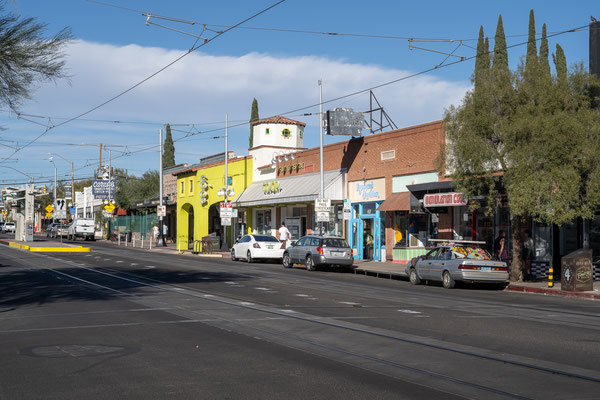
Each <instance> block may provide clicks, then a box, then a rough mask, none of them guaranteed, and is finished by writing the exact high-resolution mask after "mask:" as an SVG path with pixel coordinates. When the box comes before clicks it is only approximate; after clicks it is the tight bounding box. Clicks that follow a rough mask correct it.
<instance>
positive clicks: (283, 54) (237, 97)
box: [0, 0, 600, 185]
mask: <svg viewBox="0 0 600 400" xmlns="http://www.w3.org/2000/svg"><path fill="white" fill-rule="evenodd" d="M107 2H108V3H111V2H110V1H107ZM274 3H275V1H265V0H254V1H237V0H236V1H222V2H207V1H205V2H198V1H194V2H192V1H177V2H165V1H148V0H146V1H141V0H131V1H121V2H119V3H118V4H119V6H121V7H126V8H129V9H133V10H138V11H144V12H150V13H152V14H156V15H163V16H169V17H174V18H179V19H183V20H188V21H194V22H197V24H196V25H189V24H181V23H176V22H170V21H165V20H157V19H154V18H152V19H151V21H153V22H156V23H160V24H163V25H168V26H170V27H173V28H175V29H179V30H182V31H185V32H188V33H192V34H201V33H202V24H207V27H208V28H210V29H214V30H218V29H224V28H219V27H217V26H216V25H233V24H236V23H238V22H240V21H241V20H243V19H245V18H247V17H248V16H250V15H252V14H254V13H256V12H257V11H260V10H261V9H264V8H266V7H268V6H269V5H272V4H274ZM112 4H117V3H116V2H114V3H112ZM597 4H598V3H597V2H592V1H578V2H571V3H570V4H568V5H565V3H564V2H559V1H529V2H523V1H520V2H517V1H503V2H487V1H462V2H460V1H459V2H447V1H430V2H398V1H372V2H369V3H366V2H359V1H348V0H345V1H341V0H329V1H326V2H323V1H306V0H305V1H299V0H287V1H285V2H284V3H282V4H280V5H278V6H276V7H275V8H273V9H272V10H270V11H268V12H266V13H265V14H263V15H261V16H259V17H257V18H256V19H254V20H252V21H250V22H248V23H247V24H246V25H245V26H248V27H260V28H276V29H278V28H281V29H291V30H303V31H317V32H337V33H349V34H359V35H381V36H394V37H395V38H393V39H383V38H366V37H356V36H341V35H336V36H333V35H327V36H326V35H318V34H307V33H291V32H277V31H263V30H248V29H236V30H232V31H230V32H228V33H226V34H224V35H222V36H221V37H219V38H217V39H215V40H214V41H212V42H210V43H209V44H207V45H206V46H204V47H202V48H200V49H199V50H198V51H196V52H194V53H191V54H190V55H188V56H186V57H185V58H184V59H182V60H181V61H180V62H178V63H176V64H175V65H173V66H172V67H170V68H168V69H167V70H165V71H163V72H162V73H160V74H159V75H157V76H156V77H154V78H152V79H151V80H149V81H148V82H146V83H144V84H143V85H141V86H140V87H138V88H136V89H134V90H133V91H131V92H129V93H127V94H125V95H124V96H122V97H120V98H119V99H117V100H115V101H113V102H111V103H109V104H107V105H106V106H103V107H101V108H99V109H98V110H96V111H94V112H92V113H90V114H88V115H86V116H85V117H84V119H85V120H81V121H73V122H70V123H68V124H65V125H63V126H60V127H58V128H54V129H51V130H49V131H48V132H47V133H46V134H45V135H44V136H43V137H42V138H40V139H39V141H38V142H36V143H35V144H33V145H31V146H29V147H27V148H24V149H22V150H20V151H19V152H18V153H16V154H15V155H14V156H13V157H12V158H11V159H9V160H5V162H4V163H3V164H0V165H6V166H11V167H13V168H16V169H19V170H21V171H23V172H26V173H28V174H30V175H33V176H34V177H35V179H36V181H38V182H44V181H47V180H49V179H50V180H52V179H53V175H54V170H53V166H52V164H51V163H50V162H49V161H48V157H49V155H48V153H55V154H58V155H60V157H58V156H57V157H55V163H56V166H57V168H58V175H59V179H60V178H66V177H69V178H70V175H71V166H70V164H69V163H68V162H67V161H65V159H66V160H69V161H73V162H74V164H75V170H76V173H75V175H76V177H87V176H90V175H91V174H92V170H93V169H94V168H95V167H97V166H98V153H99V150H98V144H99V143H102V144H104V145H105V146H107V148H109V149H112V151H111V153H112V157H113V159H114V161H113V166H114V167H120V168H125V169H128V171H130V172H131V173H133V174H136V175H139V174H142V173H143V172H144V171H146V170H148V169H156V168H157V165H158V153H157V149H156V148H150V149H148V150H147V151H140V150H143V149H146V148H149V147H151V146H152V145H155V144H156V143H157V142H158V133H157V132H158V129H159V128H160V127H161V126H162V124H164V123H167V122H169V123H172V124H192V123H193V124H195V125H194V127H193V129H195V131H196V132H197V130H200V131H201V132H205V133H201V134H198V135H195V136H193V137H188V138H185V139H182V138H183V136H185V135H186V133H184V132H180V131H179V130H182V131H185V130H187V131H189V130H190V129H192V128H191V126H189V125H182V126H178V127H177V128H176V129H178V131H174V138H175V139H176V140H178V141H177V142H176V161H177V162H178V163H181V162H187V163H190V164H191V163H194V162H197V161H198V159H199V158H200V157H202V156H205V155H209V154H213V153H217V152H221V151H223V149H224V140H223V138H221V137H217V138H213V137H214V136H221V135H222V134H223V132H222V131H219V130H218V129H220V128H222V127H223V121H224V116H225V113H228V114H229V119H230V121H231V125H236V124H243V123H244V122H245V121H247V120H248V119H249V113H250V103H251V101H252V98H253V97H256V98H257V99H258V102H259V109H260V116H261V117H267V116H271V115H276V114H281V113H285V112H288V111H291V110H296V109H300V108H303V107H306V106H310V105H313V104H316V103H317V102H318V86H317V80H318V79H322V80H323V97H324V100H328V99H332V98H336V97H340V96H344V95H346V94H349V93H353V92H355V91H360V90H362V89H367V88H369V87H373V86H376V85H379V84H381V83H384V82H388V81H392V80H396V79H399V78H403V77H406V76H409V75H411V74H414V73H416V72H420V71H424V70H428V69H431V68H433V67H434V66H436V65H439V64H440V63H442V62H443V60H444V58H446V56H445V55H442V54H439V53H435V52H431V51H425V50H419V49H413V50H410V49H409V46H408V40H407V38H431V39H453V40H454V41H453V42H449V41H444V42H414V45H415V46H418V47H423V48H427V49H431V50H436V51H440V52H451V51H453V50H455V49H456V48H457V47H458V49H456V52H455V54H457V55H461V56H465V57H470V56H472V55H474V50H473V49H472V48H470V47H469V46H473V47H474V46H475V41H472V40H469V39H474V38H476V37H477V33H478V30H479V26H480V25H483V26H484V30H485V33H486V35H488V36H490V37H491V38H493V35H494V32H495V28H496V22H497V18H498V15H499V14H502V17H503V21H504V28H505V32H506V35H507V36H508V44H509V45H511V44H518V43H521V42H524V41H525V40H526V36H519V35H525V34H526V33H527V24H528V17H529V10H530V9H531V8H533V9H534V10H535V15H536V27H537V31H538V33H540V32H541V26H542V24H543V23H544V22H545V23H546V24H547V25H548V30H549V32H558V31H563V30H568V29H573V28H578V27H581V26H584V25H586V24H588V23H589V21H590V15H594V16H596V17H597V18H600V9H599V7H598V6H597ZM6 10H10V11H13V12H16V13H19V14H20V15H22V16H24V17H35V18H37V19H38V20H39V21H41V22H45V23H47V24H48V32H56V31H57V30H59V29H60V28H62V27H64V26H70V27H71V29H72V31H73V36H74V38H75V39H76V40H75V41H74V42H73V43H71V44H70V45H69V47H68V48H67V49H66V53H67V68H68V72H69V74H70V75H71V79H70V82H58V83H57V84H54V83H50V84H42V85H40V86H39V87H38V88H37V90H36V91H34V93H33V99H31V100H30V101H27V102H24V103H23V104H22V105H21V106H20V107H19V111H20V112H21V113H24V114H31V115H36V116H39V117H45V118H38V117H25V118H26V119H29V120H30V121H27V120H25V119H23V118H21V119H19V118H17V117H16V115H15V114H14V113H10V112H8V111H7V110H6V109H3V110H2V112H1V113H0V125H2V126H4V127H5V128H6V130H5V131H3V132H1V133H0V139H2V140H4V141H2V142H0V143H3V144H5V145H9V146H14V147H21V146H22V145H23V144H25V143H27V142H29V141H30V140H32V139H33V138H35V137H37V136H38V135H40V134H41V133H43V132H44V130H45V128H44V127H43V126H40V125H39V124H40V123H41V124H47V123H48V118H47V117H51V119H50V123H51V124H53V125H56V124H58V123H60V122H62V121H64V120H62V119H60V118H70V117H74V116H76V115H78V114H80V113H82V112H85V111H87V110H89V109H91V108H93V107H95V106H97V105H99V104H101V103H103V102H104V101H106V100H108V99H110V98H111V97H113V96H115V95H116V94H118V93H120V92H121V91H123V90H125V89H127V88H129V87H131V86H132V85H134V84H136V83H138V82H139V81H141V80H142V79H143V78H145V77H147V76H149V75H150V74H152V73H153V72H155V71H157V70H158V69H160V68H161V67H163V66H165V65H166V64H168V63H169V62H171V61H172V60H174V59H176V58H177V57H179V56H181V55H182V54H184V53H185V52H186V51H187V49H189V48H190V47H191V46H193V44H194V42H195V39H194V38H192V37H190V36H187V35H184V34H181V33H177V32H174V31H170V30H167V29H164V28H160V27H158V26H153V25H151V26H146V25H145V17H143V16H142V15H140V13H139V12H133V11H127V10H123V9H119V8H115V7H109V6H106V5H100V4H97V3H93V2H89V1H85V0H70V1H64V0H58V1H52V2H49V1H29V2H24V1H16V2H14V3H11V2H9V3H8V4H7V5H6ZM203 35H204V36H205V37H212V36H214V32H211V31H206V32H204V33H203ZM460 40H463V42H462V44H461V42H460ZM556 43H560V44H561V46H562V47H563V48H564V49H565V52H566V55H567V59H568V61H569V63H572V62H576V61H583V62H584V63H585V64H586V65H587V59H588V32H587V31H586V30H582V31H578V32H574V33H567V34H564V35H560V36H557V37H555V38H551V39H550V48H551V50H554V48H555V44H556ZM459 45H460V46H459ZM524 51H525V48H524V47H517V48H514V49H511V50H510V51H509V55H510V57H511V67H512V68H514V67H516V65H517V63H518V61H519V58H520V57H521V55H522V54H523V53H524ZM455 59H456V58H453V57H450V59H449V60H448V61H452V60H455ZM473 65H474V62H473V61H465V62H462V63H459V64H456V65H452V66H448V67H442V68H437V69H435V70H434V71H432V72H429V73H427V74H425V75H421V76H418V77H415V78H411V79H407V80H404V81H401V82H398V83H395V84H392V85H388V86H385V87H382V88H379V89H376V90H375V94H376V95H377V97H378V99H379V101H380V102H381V103H382V105H383V107H384V108H385V110H386V112H387V113H388V114H389V115H390V116H391V118H392V119H393V120H394V121H395V123H396V124H397V125H398V126H399V127H404V126H410V125H415V124H419V123H424V122H429V121H433V120H437V119H440V118H442V117H443V113H444V109H445V108H446V107H448V106H449V105H451V104H458V103H459V102H460V99H461V98H462V96H463V95H464V92H465V91H466V90H468V89H469V87H470V81H469V78H470V76H471V73H472V69H473ZM368 101H369V98H368V95H366V94H361V95H357V96H353V97H349V98H345V99H343V100H340V101H334V102H331V103H330V104H328V105H326V106H325V108H333V107H352V108H354V109H356V110H360V111H365V110H367V108H368ZM316 111H317V108H316V107H313V108H309V109H306V110H303V111H301V112H297V113H292V114H290V115H288V116H290V117H291V118H295V119H298V120H301V121H303V122H306V123H307V128H306V134H305V138H306V139H305V145H306V146H307V147H312V146H316V145H318V119H317V116H315V115H312V116H302V115H301V114H302V113H311V112H316ZM115 120H118V121H122V122H121V123H111V122H106V121H115ZM31 121H35V122H37V124H36V123H33V122H31ZM216 129H217V130H216ZM212 130H215V131H214V132H206V131H212ZM248 132H249V128H248V127H247V125H241V126H239V127H233V128H232V129H230V131H229V134H230V147H231V149H233V150H234V151H235V152H236V154H240V155H243V154H246V153H247V143H248ZM11 140H12V141H14V142H11ZM333 140H340V138H339V137H338V138H329V137H327V138H326V140H325V141H326V143H329V142H331V141H333ZM15 142H17V143H15ZM13 151H14V150H13V149H11V148H7V147H0V158H2V159H3V158H6V157H9V156H10V155H11V154H12V153H13ZM61 157H62V158H61ZM106 157H108V153H107V152H103V158H104V159H105V158H106ZM0 171H2V172H3V174H2V178H0V185H5V184H9V183H18V182H22V179H23V178H24V176H22V175H20V174H18V173H17V172H14V171H13V170H11V169H8V168H0Z"/></svg>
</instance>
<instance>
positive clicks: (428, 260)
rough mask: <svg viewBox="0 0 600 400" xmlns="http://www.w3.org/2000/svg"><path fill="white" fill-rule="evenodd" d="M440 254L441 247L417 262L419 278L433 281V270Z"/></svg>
mask: <svg viewBox="0 0 600 400" xmlns="http://www.w3.org/2000/svg"><path fill="white" fill-rule="evenodd" d="M439 252H440V249H439V247H436V248H434V249H433V250H431V251H430V252H429V253H427V254H426V255H425V256H424V257H423V258H422V259H421V260H419V261H418V262H417V265H416V267H415V269H416V270H417V275H419V278H421V279H431V277H432V276H433V274H432V272H431V270H432V269H433V268H434V267H435V262H436V257H437V255H438V254H439Z"/></svg>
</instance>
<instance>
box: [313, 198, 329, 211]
mask: <svg viewBox="0 0 600 400" xmlns="http://www.w3.org/2000/svg"><path fill="white" fill-rule="evenodd" d="M319 211H322V212H329V211H331V199H315V212H319Z"/></svg>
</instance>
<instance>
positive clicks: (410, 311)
mask: <svg viewBox="0 0 600 400" xmlns="http://www.w3.org/2000/svg"><path fill="white" fill-rule="evenodd" d="M398 311H399V312H401V313H405V314H421V311H415V310H398Z"/></svg>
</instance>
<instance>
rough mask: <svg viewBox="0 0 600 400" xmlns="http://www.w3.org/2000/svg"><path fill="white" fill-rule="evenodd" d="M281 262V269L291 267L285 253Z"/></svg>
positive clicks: (288, 256)
mask: <svg viewBox="0 0 600 400" xmlns="http://www.w3.org/2000/svg"><path fill="white" fill-rule="evenodd" d="M281 262H282V264H283V268H291V267H292V263H291V260H290V255H289V254H288V253H285V254H284V255H283V260H282V261H281Z"/></svg>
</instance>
